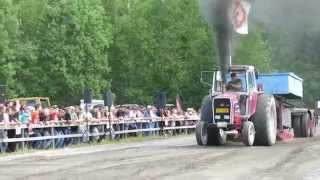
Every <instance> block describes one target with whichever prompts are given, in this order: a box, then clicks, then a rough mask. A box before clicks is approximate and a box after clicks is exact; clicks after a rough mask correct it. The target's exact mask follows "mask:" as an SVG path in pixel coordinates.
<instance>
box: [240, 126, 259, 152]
mask: <svg viewBox="0 0 320 180" xmlns="http://www.w3.org/2000/svg"><path fill="white" fill-rule="evenodd" d="M255 134H256V131H255V129H254V124H253V123H252V122H251V121H245V122H244V123H243V127H242V132H241V137H242V142H243V144H245V145H246V146H252V145H253V143H254V138H255Z"/></svg>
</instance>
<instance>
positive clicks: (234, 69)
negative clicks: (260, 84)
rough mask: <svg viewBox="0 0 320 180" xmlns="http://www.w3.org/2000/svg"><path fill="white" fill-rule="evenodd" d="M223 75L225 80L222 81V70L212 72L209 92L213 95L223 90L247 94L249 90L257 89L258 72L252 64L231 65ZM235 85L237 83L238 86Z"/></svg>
mask: <svg viewBox="0 0 320 180" xmlns="http://www.w3.org/2000/svg"><path fill="white" fill-rule="evenodd" d="M224 77H225V78H224V79H225V81H223V75H222V72H221V71H219V70H217V71H214V72H213V79H212V88H211V93H212V95H213V96H214V95H216V94H221V93H224V92H238V93H240V94H249V93H250V92H254V91H257V89H258V88H257V83H256V79H257V78H258V73H257V71H256V70H255V69H254V67H253V66H243V65H234V66H231V67H230V69H229V70H228V71H227V73H226V74H225V75H224ZM202 82H203V79H202ZM207 84H208V83H207ZM210 84H211V83H210ZM234 85H235V86H234ZM237 85H239V87H238V86H237Z"/></svg>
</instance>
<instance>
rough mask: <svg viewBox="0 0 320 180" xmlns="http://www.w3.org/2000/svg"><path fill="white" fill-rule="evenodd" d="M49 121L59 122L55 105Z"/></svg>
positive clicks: (57, 109)
mask: <svg viewBox="0 0 320 180" xmlns="http://www.w3.org/2000/svg"><path fill="white" fill-rule="evenodd" d="M50 120H51V121H58V120H59V108H58V106H57V105H54V106H53V109H52V110H51V113H50Z"/></svg>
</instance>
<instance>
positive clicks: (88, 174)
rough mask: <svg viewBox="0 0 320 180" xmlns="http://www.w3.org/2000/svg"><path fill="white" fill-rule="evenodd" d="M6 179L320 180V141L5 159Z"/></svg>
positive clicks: (110, 148)
mask: <svg viewBox="0 0 320 180" xmlns="http://www.w3.org/2000/svg"><path fill="white" fill-rule="evenodd" d="M0 179H5V180H9V179H17V180H28V179H32V180H51V179H61V180H63V179H70V180H71V179H72V180H76V179H79V180H82V179H91V180H96V179H103V180H105V179H110V180H117V179H130V180H134V179H146V180H147V179H148V180H149V179H152V180H157V179H159V180H160V179H161V180H163V179H175V180H176V179H177V180H187V179H201V180H206V179H210V180H224V179H228V180H318V179H320V138H319V137H316V138H309V139H305V138H300V139H295V140H293V141H290V142H278V143H277V144H276V145H274V146H272V147H245V146H243V145H242V144H241V143H238V142H231V143H228V144H227V145H225V146H221V147H215V146H211V147H200V146H197V145H196V142H195V138H194V137H193V136H180V137H172V138H168V139H161V140H151V141H150V140H149V141H145V142H134V143H127V144H109V145H96V146H86V147H78V148H66V149H60V150H49V151H39V152H34V153H27V154H12V155H6V156H0Z"/></svg>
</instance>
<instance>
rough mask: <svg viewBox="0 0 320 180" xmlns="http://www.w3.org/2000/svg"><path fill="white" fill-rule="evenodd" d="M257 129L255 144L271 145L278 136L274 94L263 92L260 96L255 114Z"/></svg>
mask: <svg viewBox="0 0 320 180" xmlns="http://www.w3.org/2000/svg"><path fill="white" fill-rule="evenodd" d="M253 124H254V127H255V130H256V134H255V144H257V145H263V146H271V145H273V144H275V143H276V138H277V111H276V103H275V99H274V97H273V96H272V95H267V94H262V95H260V96H259V97H258V102H257V109H256V113H255V114H254V116H253Z"/></svg>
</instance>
